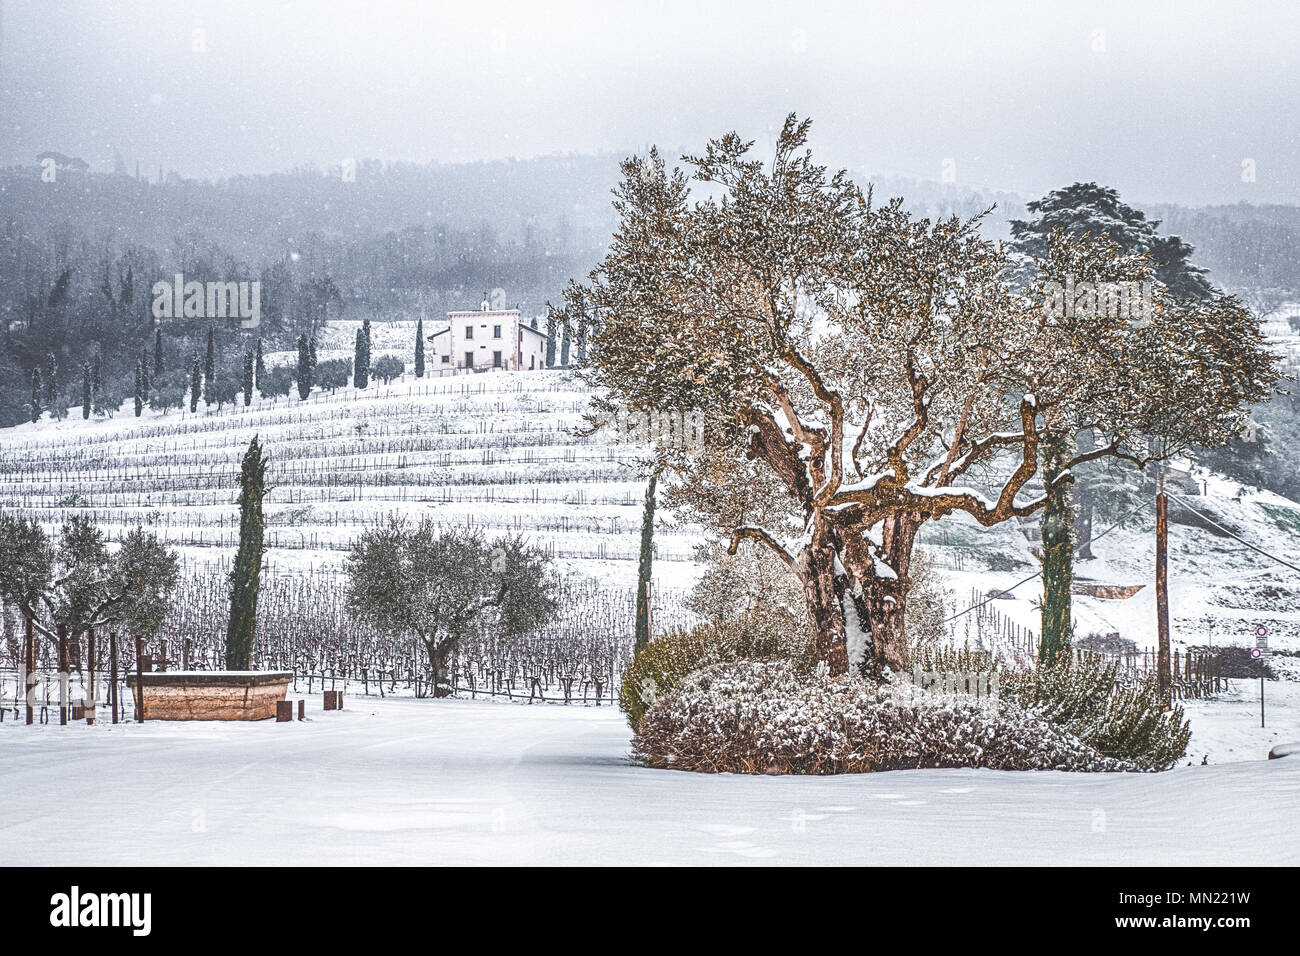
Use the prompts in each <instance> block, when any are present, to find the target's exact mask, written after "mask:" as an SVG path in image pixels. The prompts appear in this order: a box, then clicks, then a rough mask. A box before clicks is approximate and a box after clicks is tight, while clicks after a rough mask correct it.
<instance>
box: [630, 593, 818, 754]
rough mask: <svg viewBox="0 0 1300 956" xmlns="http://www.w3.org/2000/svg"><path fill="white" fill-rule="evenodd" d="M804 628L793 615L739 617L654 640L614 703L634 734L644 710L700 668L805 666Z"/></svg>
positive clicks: (635, 660)
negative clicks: (756, 662)
mask: <svg viewBox="0 0 1300 956" xmlns="http://www.w3.org/2000/svg"><path fill="white" fill-rule="evenodd" d="M807 651H808V636H807V632H806V630H805V629H804V628H803V627H802V625H801V624H800V623H799V622H798V621H797V620H796V619H795V618H794V617H793V616H792V615H781V614H771V615H759V614H754V613H745V614H741V615H739V616H738V617H735V618H733V619H732V620H730V621H716V622H711V623H708V624H701V625H699V626H698V627H694V628H692V629H691V630H689V631H674V632H672V633H670V634H664V635H662V636H660V637H656V638H655V639H654V640H652V641H651V642H650V643H649V644H647V645H646V646H645V647H643V648H641V650H640V651H638V652H637V654H636V656H635V657H634V658H632V662H631V663H630V664H629V665H628V666H627V669H626V670H625V671H624V672H623V686H622V688H621V690H620V692H619V700H618V705H619V707H620V708H621V709H622V711H623V713H625V714H627V720H628V723H629V724H631V725H632V729H633V730H635V729H636V727H637V724H639V723H640V721H641V716H642V715H643V714H644V713H645V711H646V708H647V707H648V706H649V705H650V704H651V703H653V702H654V701H655V700H657V699H658V698H660V697H662V696H663V695H664V694H667V693H670V692H672V691H673V690H675V689H676V688H677V687H678V686H679V685H680V684H681V683H682V681H683V680H685V679H686V677H687V675H689V674H690V673H692V672H693V671H697V670H699V669H700V668H701V667H708V666H709V665H710V664H719V663H722V662H724V661H737V660H741V659H743V658H750V657H753V658H765V657H777V658H786V659H792V660H796V661H800V662H803V661H804V660H805V659H806V656H807Z"/></svg>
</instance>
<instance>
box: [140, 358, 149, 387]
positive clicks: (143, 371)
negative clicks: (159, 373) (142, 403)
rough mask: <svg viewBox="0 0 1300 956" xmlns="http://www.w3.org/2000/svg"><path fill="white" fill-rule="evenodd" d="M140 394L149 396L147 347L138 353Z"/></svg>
mask: <svg viewBox="0 0 1300 956" xmlns="http://www.w3.org/2000/svg"><path fill="white" fill-rule="evenodd" d="M140 394H141V395H144V396H146V397H147V396H148V395H149V347H148V346H145V348H144V351H142V352H141V353H140Z"/></svg>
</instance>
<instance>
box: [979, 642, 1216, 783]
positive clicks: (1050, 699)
mask: <svg viewBox="0 0 1300 956" xmlns="http://www.w3.org/2000/svg"><path fill="white" fill-rule="evenodd" d="M1118 666H1119V662H1118V661H1113V662H1111V663H1109V664H1107V663H1104V662H1103V661H1102V659H1101V658H1098V657H1095V656H1092V655H1088V656H1085V657H1084V658H1083V659H1082V660H1077V661H1074V660H1071V659H1069V658H1066V659H1064V660H1062V661H1060V662H1058V663H1056V664H1051V665H1043V664H1040V665H1038V666H1037V667H1035V668H1020V669H1016V670H1011V671H1008V672H1007V673H1006V674H1004V675H1003V677H1002V680H1001V692H1002V695H1003V696H1004V697H1005V698H1007V699H1009V700H1011V701H1013V702H1015V703H1016V704H1018V705H1019V706H1021V707H1024V708H1026V709H1028V710H1030V711H1031V712H1033V713H1035V714H1037V715H1039V716H1040V717H1041V718H1042V719H1043V720H1046V721H1048V722H1049V723H1051V724H1052V725H1053V726H1054V727H1060V728H1063V729H1065V730H1067V731H1069V732H1070V733H1072V734H1074V735H1075V736H1077V737H1079V738H1080V739H1081V740H1084V741H1086V742H1087V743H1088V744H1089V745H1090V746H1091V747H1093V748H1095V749H1096V750H1097V751H1098V752H1099V753H1103V754H1105V755H1107V756H1108V757H1114V758H1116V759H1120V760H1126V761H1129V762H1131V763H1132V764H1133V765H1134V766H1135V767H1137V768H1138V769H1140V770H1168V769H1169V768H1170V767H1172V766H1173V765H1174V763H1175V762H1177V760H1178V759H1179V758H1180V757H1182V755H1183V754H1184V753H1186V752H1187V744H1188V742H1189V741H1190V740H1191V737H1192V731H1191V728H1190V727H1189V726H1188V723H1187V721H1185V720H1184V719H1183V709H1182V708H1181V707H1178V706H1174V707H1173V709H1172V710H1170V711H1169V712H1168V713H1166V712H1165V710H1164V704H1163V702H1162V701H1161V699H1160V695H1159V694H1158V693H1157V691H1156V687H1155V683H1154V681H1148V682H1147V683H1144V684H1142V685H1140V686H1137V687H1123V686H1120V685H1119V684H1118V683H1117V681H1116V679H1115V678H1116V670H1117V668H1118Z"/></svg>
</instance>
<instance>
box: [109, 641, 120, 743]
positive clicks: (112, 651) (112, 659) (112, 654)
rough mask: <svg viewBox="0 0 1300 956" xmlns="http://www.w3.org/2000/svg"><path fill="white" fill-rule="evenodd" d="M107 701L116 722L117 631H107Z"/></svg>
mask: <svg viewBox="0 0 1300 956" xmlns="http://www.w3.org/2000/svg"><path fill="white" fill-rule="evenodd" d="M108 703H109V707H111V708H112V711H113V723H117V712H118V711H117V631H109V632H108Z"/></svg>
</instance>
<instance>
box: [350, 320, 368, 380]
mask: <svg viewBox="0 0 1300 956" xmlns="http://www.w3.org/2000/svg"><path fill="white" fill-rule="evenodd" d="M352 384H353V385H355V386H356V387H357V388H365V387H366V386H367V385H369V384H370V363H369V362H367V361H366V335H365V333H364V332H363V331H362V330H361V329H357V341H356V346H355V348H354V349H353V350H352Z"/></svg>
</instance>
